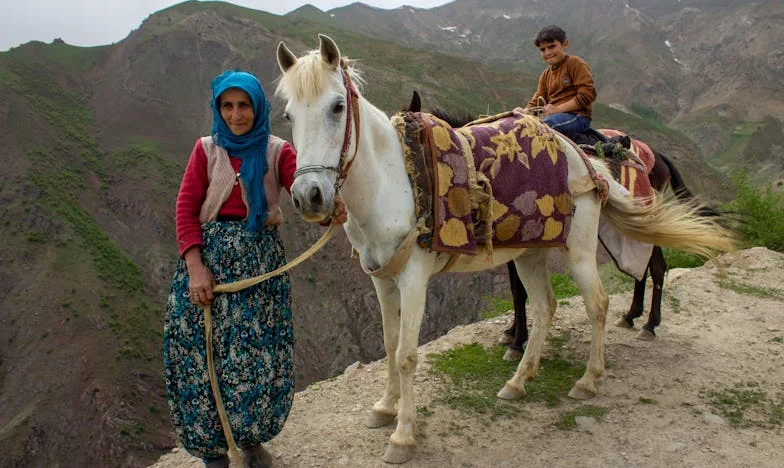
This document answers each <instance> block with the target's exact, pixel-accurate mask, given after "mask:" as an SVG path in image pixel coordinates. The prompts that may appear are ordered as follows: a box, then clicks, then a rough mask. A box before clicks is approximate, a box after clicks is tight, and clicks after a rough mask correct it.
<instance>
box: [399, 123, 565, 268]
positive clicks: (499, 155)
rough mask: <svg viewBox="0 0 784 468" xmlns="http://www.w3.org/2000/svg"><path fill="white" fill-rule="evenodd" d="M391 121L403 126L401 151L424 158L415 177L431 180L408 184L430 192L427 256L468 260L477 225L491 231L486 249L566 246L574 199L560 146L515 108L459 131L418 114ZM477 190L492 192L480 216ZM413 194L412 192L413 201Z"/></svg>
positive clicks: (476, 238)
mask: <svg viewBox="0 0 784 468" xmlns="http://www.w3.org/2000/svg"><path fill="white" fill-rule="evenodd" d="M399 116H402V118H403V120H405V128H406V135H405V136H403V137H402V140H403V141H404V144H405V146H406V150H407V152H412V151H411V150H412V149H415V148H416V147H417V146H421V150H422V151H423V152H424V156H423V159H424V160H425V161H426V164H425V165H426V166H427V167H426V168H425V169H424V170H420V171H417V172H418V173H420V174H421V173H422V172H428V173H430V174H432V178H433V181H432V183H428V182H418V183H417V184H415V185H416V186H418V187H419V188H420V189H421V188H431V189H432V191H431V193H432V200H433V201H432V208H433V215H432V238H431V239H430V248H431V249H432V250H434V251H439V252H448V253H460V254H468V255H474V254H476V251H477V247H478V245H479V244H481V243H482V241H484V240H485V236H482V235H481V231H482V230H483V228H482V227H481V226H482V221H483V220H485V219H486V220H487V221H488V222H489V223H491V225H492V234H493V235H492V239H491V242H492V246H493V247H518V248H519V247H556V246H562V245H564V244H565V243H566V238H567V236H568V233H569V227H570V223H571V219H572V212H573V207H574V201H573V199H572V195H571V193H570V191H569V187H568V181H567V176H568V173H567V161H566V157H565V155H564V152H563V147H562V146H561V143H560V142H559V140H558V139H557V138H556V137H555V134H554V133H553V132H552V130H550V128H549V127H547V126H546V125H544V124H542V123H540V122H539V120H538V119H536V118H534V117H531V116H528V115H525V114H523V113H522V112H520V110H519V109H516V110H515V111H510V112H506V113H503V114H499V115H497V116H493V117H489V118H485V119H482V120H480V121H476V122H475V123H472V124H469V125H468V126H465V127H461V128H459V129H452V128H451V127H450V126H449V125H448V124H447V123H446V122H444V121H442V120H440V119H438V118H437V117H435V116H433V115H430V114H426V113H418V112H414V113H412V112H408V113H404V114H398V116H396V117H398V118H399ZM400 128H401V127H400V126H399V124H398V129H399V131H400ZM418 143H421V145H419V144H418ZM413 153H415V154H413V155H411V156H413V159H414V160H416V159H418V157H419V156H417V154H416V153H417V151H413ZM471 160H473V162H474V167H470V166H469V164H470V161H471ZM409 174H411V168H409ZM472 178H473V179H474V182H473V183H472ZM413 179H414V177H412V184H414V180H413ZM477 181H478V183H477ZM483 182H484V183H483ZM477 186H478V187H483V186H486V187H485V193H486V194H492V198H490V199H489V200H488V201H487V203H485V205H486V209H484V210H483V209H482V203H477V200H481V198H482V197H481V196H477V195H476V193H475V192H476V191H477V190H478V189H479V188H478V187H477ZM417 192H419V190H417V188H416V187H415V196H416V193H417ZM427 204H428V203H427V202H425V203H421V201H420V202H419V203H418V205H419V206H421V205H427ZM418 211H419V210H418ZM483 211H484V212H483ZM418 214H419V212H418ZM422 215H423V216H424V218H425V219H427V215H426V213H422Z"/></svg>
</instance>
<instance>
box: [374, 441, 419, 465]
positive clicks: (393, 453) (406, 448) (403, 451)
mask: <svg viewBox="0 0 784 468" xmlns="http://www.w3.org/2000/svg"><path fill="white" fill-rule="evenodd" d="M415 448H416V446H414V445H397V444H393V443H392V442H390V443H389V444H387V450H386V451H385V452H384V457H383V458H382V459H383V460H384V461H385V462H387V463H393V464H395V465H400V464H403V463H405V462H407V461H409V460H411V458H412V457H413V456H414V449H415Z"/></svg>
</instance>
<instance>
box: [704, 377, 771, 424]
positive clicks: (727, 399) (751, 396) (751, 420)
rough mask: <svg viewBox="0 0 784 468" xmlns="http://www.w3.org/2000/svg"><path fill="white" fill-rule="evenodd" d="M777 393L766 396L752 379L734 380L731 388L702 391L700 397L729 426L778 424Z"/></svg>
mask: <svg viewBox="0 0 784 468" xmlns="http://www.w3.org/2000/svg"><path fill="white" fill-rule="evenodd" d="M783 395H784V394H779V395H777V396H776V397H773V398H771V397H769V396H768V394H767V392H765V390H763V389H762V388H761V387H760V386H759V384H757V383H755V382H746V383H738V384H736V385H735V386H734V387H732V388H725V389H721V390H703V391H702V392H701V393H700V396H701V397H702V398H703V399H704V400H705V401H706V402H707V403H708V404H709V405H710V406H712V407H713V408H714V409H715V410H716V411H718V413H719V414H720V415H722V416H723V417H724V418H726V419H727V421H728V422H729V424H730V426H732V427H750V426H758V427H763V428H774V427H781V425H782V423H784V401H782V396H783Z"/></svg>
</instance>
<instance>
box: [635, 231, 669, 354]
mask: <svg viewBox="0 0 784 468" xmlns="http://www.w3.org/2000/svg"><path fill="white" fill-rule="evenodd" d="M648 270H649V271H650V272H651V280H652V281H653V296H652V298H651V313H650V314H649V315H648V323H646V324H645V325H644V326H643V331H642V332H641V333H640V336H639V338H640V339H652V338H654V337H656V332H655V329H656V327H658V326H659V324H660V323H661V301H662V292H663V289H662V288H663V287H664V274H665V273H666V272H667V262H666V261H665V260H664V252H662V249H661V247H659V246H657V245H655V246H653V252H652V253H651V260H650V262H649V263H648ZM646 332H647V333H646Z"/></svg>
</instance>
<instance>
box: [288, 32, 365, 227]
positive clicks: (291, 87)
mask: <svg viewBox="0 0 784 468" xmlns="http://www.w3.org/2000/svg"><path fill="white" fill-rule="evenodd" d="M319 42H320V46H319V50H314V51H311V52H310V53H309V54H307V55H305V56H303V57H300V58H297V57H296V56H295V55H294V54H293V53H291V51H290V50H289V49H288V48H287V47H286V45H285V44H284V43H283V42H281V43H279V44H278V65H279V66H280V69H281V70H282V71H283V76H282V77H281V78H280V81H279V83H278V87H277V89H276V91H275V92H276V94H278V95H279V96H282V97H283V98H284V99H286V100H287V104H286V109H285V116H286V118H287V119H288V120H289V121H290V122H291V126H292V136H293V140H294V147H295V148H296V149H297V172H296V173H295V180H294V184H293V185H292V187H291V196H292V199H293V200H294V206H295V207H296V208H297V210H298V211H299V212H300V214H301V215H302V217H303V218H304V219H305V220H306V221H309V222H320V221H323V220H324V219H325V218H327V217H329V216H330V215H331V214H332V211H333V210H334V205H335V195H336V188H337V186H338V184H339V183H340V182H341V181H340V179H339V176H340V177H345V175H346V174H345V173H343V172H341V171H344V167H341V166H345V161H344V159H345V158H346V156H345V155H346V154H348V153H349V148H351V149H353V148H354V146H355V143H354V142H353V140H354V138H355V137H356V135H353V132H351V133H352V134H351V137H349V136H348V135H349V132H350V131H351V130H348V131H347V127H348V126H350V125H351V119H350V113H351V109H352V107H351V106H352V102H351V100H352V95H351V94H352V93H355V92H356V91H355V90H354V88H353V85H351V81H350V79H348V78H347V77H346V76H345V75H344V74H350V73H351V71H350V70H349V69H348V68H347V67H345V66H344V64H343V62H342V61H341V57H340V50H338V47H337V45H335V42H334V41H333V40H332V39H330V38H329V37H327V36H324V35H321V34H320V35H319ZM341 155H343V156H341Z"/></svg>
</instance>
